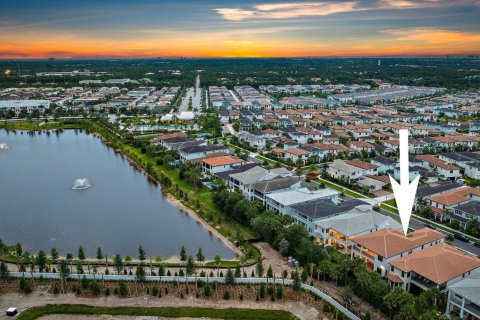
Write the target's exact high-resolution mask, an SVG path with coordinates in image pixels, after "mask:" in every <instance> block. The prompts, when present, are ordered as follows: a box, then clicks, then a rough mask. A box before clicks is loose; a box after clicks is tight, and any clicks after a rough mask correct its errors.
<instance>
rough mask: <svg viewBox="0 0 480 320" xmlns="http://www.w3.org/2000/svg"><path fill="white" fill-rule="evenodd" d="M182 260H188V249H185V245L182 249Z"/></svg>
mask: <svg viewBox="0 0 480 320" xmlns="http://www.w3.org/2000/svg"><path fill="white" fill-rule="evenodd" d="M180 261H183V262H185V261H187V251H186V250H185V246H182V248H181V249H180Z"/></svg>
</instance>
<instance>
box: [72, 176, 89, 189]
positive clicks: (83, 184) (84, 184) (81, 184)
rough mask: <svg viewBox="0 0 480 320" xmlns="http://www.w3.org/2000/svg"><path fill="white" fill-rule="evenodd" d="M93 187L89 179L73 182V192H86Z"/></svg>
mask: <svg viewBox="0 0 480 320" xmlns="http://www.w3.org/2000/svg"><path fill="white" fill-rule="evenodd" d="M91 186H92V185H91V184H90V182H89V181H88V179H85V178H82V179H77V180H75V181H74V182H73V187H72V190H84V189H88V188H90V187H91Z"/></svg>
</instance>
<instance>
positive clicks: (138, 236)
mask: <svg viewBox="0 0 480 320" xmlns="http://www.w3.org/2000/svg"><path fill="white" fill-rule="evenodd" d="M0 144H6V145H7V146H9V147H10V148H8V149H7V148H5V145H4V148H3V149H1V150H0V239H2V240H3V242H4V243H7V244H15V243H17V242H19V243H21V244H22V245H23V246H24V251H29V252H31V253H37V252H38V250H40V249H43V250H45V251H47V253H49V252H50V249H51V248H52V247H55V248H57V249H58V250H59V251H60V254H61V255H65V254H66V253H67V252H71V253H73V255H74V256H75V257H76V255H77V251H78V247H79V245H82V246H83V247H84V248H85V251H86V254H87V256H89V257H95V255H96V248H97V247H98V246H100V247H101V248H102V250H103V253H104V254H106V255H108V256H112V255H113V254H117V253H119V254H121V255H123V256H125V255H130V256H132V257H134V258H136V257H137V255H138V254H137V252H138V246H139V245H142V246H143V247H144V248H145V250H146V252H147V256H150V257H155V256H157V255H159V256H161V257H162V258H164V259H168V258H170V257H172V256H178V254H179V252H180V248H181V246H182V245H184V246H185V248H186V249H187V253H188V254H191V255H193V256H194V257H195V255H196V253H197V250H198V248H199V247H201V248H202V249H203V252H204V254H205V256H206V257H207V258H213V257H214V256H215V255H217V254H218V255H220V256H221V257H222V258H224V259H233V258H235V253H234V252H233V251H232V250H230V249H229V248H227V247H226V246H225V245H224V244H223V243H222V242H221V241H220V240H219V239H218V238H217V237H216V236H214V235H213V234H211V233H210V232H209V231H208V230H207V229H206V228H204V227H203V226H202V225H201V224H200V223H199V222H197V221H195V220H194V219H193V218H192V217H191V216H189V215H188V214H187V213H185V212H183V211H182V210H180V209H179V208H177V207H176V206H174V205H172V204H171V203H169V202H168V201H167V199H166V198H165V197H164V196H163V195H162V193H161V187H160V186H159V185H155V184H153V183H151V182H149V181H148V179H147V177H146V175H145V174H144V173H143V172H140V171H138V170H135V169H134V168H133V167H132V166H131V165H130V164H129V162H128V161H127V160H126V159H125V158H124V157H123V156H122V155H120V154H117V153H115V152H114V151H113V150H112V149H111V148H109V147H108V146H106V145H105V144H104V143H103V142H102V141H101V140H100V139H98V138H97V137H94V136H93V135H88V134H86V133H83V132H79V131H76V130H66V131H64V132H63V133H60V134H56V133H55V132H53V131H51V134H50V135H47V134H46V133H45V132H42V133H41V134H40V135H39V134H38V133H35V134H34V135H31V134H29V133H28V132H20V131H17V132H12V131H10V132H7V131H5V130H3V129H0ZM79 178H86V179H88V181H89V183H90V184H91V185H92V187H90V188H88V189H84V190H72V187H73V185H74V181H75V180H76V179H79Z"/></svg>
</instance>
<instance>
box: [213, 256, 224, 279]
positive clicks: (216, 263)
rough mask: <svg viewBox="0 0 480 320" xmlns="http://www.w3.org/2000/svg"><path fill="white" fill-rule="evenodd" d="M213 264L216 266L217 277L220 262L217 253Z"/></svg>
mask: <svg viewBox="0 0 480 320" xmlns="http://www.w3.org/2000/svg"><path fill="white" fill-rule="evenodd" d="M214 261H215V265H216V266H217V277H218V269H219V268H220V264H221V263H222V258H220V256H219V255H216V256H215V258H214Z"/></svg>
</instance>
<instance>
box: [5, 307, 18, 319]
mask: <svg viewBox="0 0 480 320" xmlns="http://www.w3.org/2000/svg"><path fill="white" fill-rule="evenodd" d="M6 313H7V317H15V316H16V315H17V313H18V309H17V308H13V307H11V308H8V309H7V312H6Z"/></svg>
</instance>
